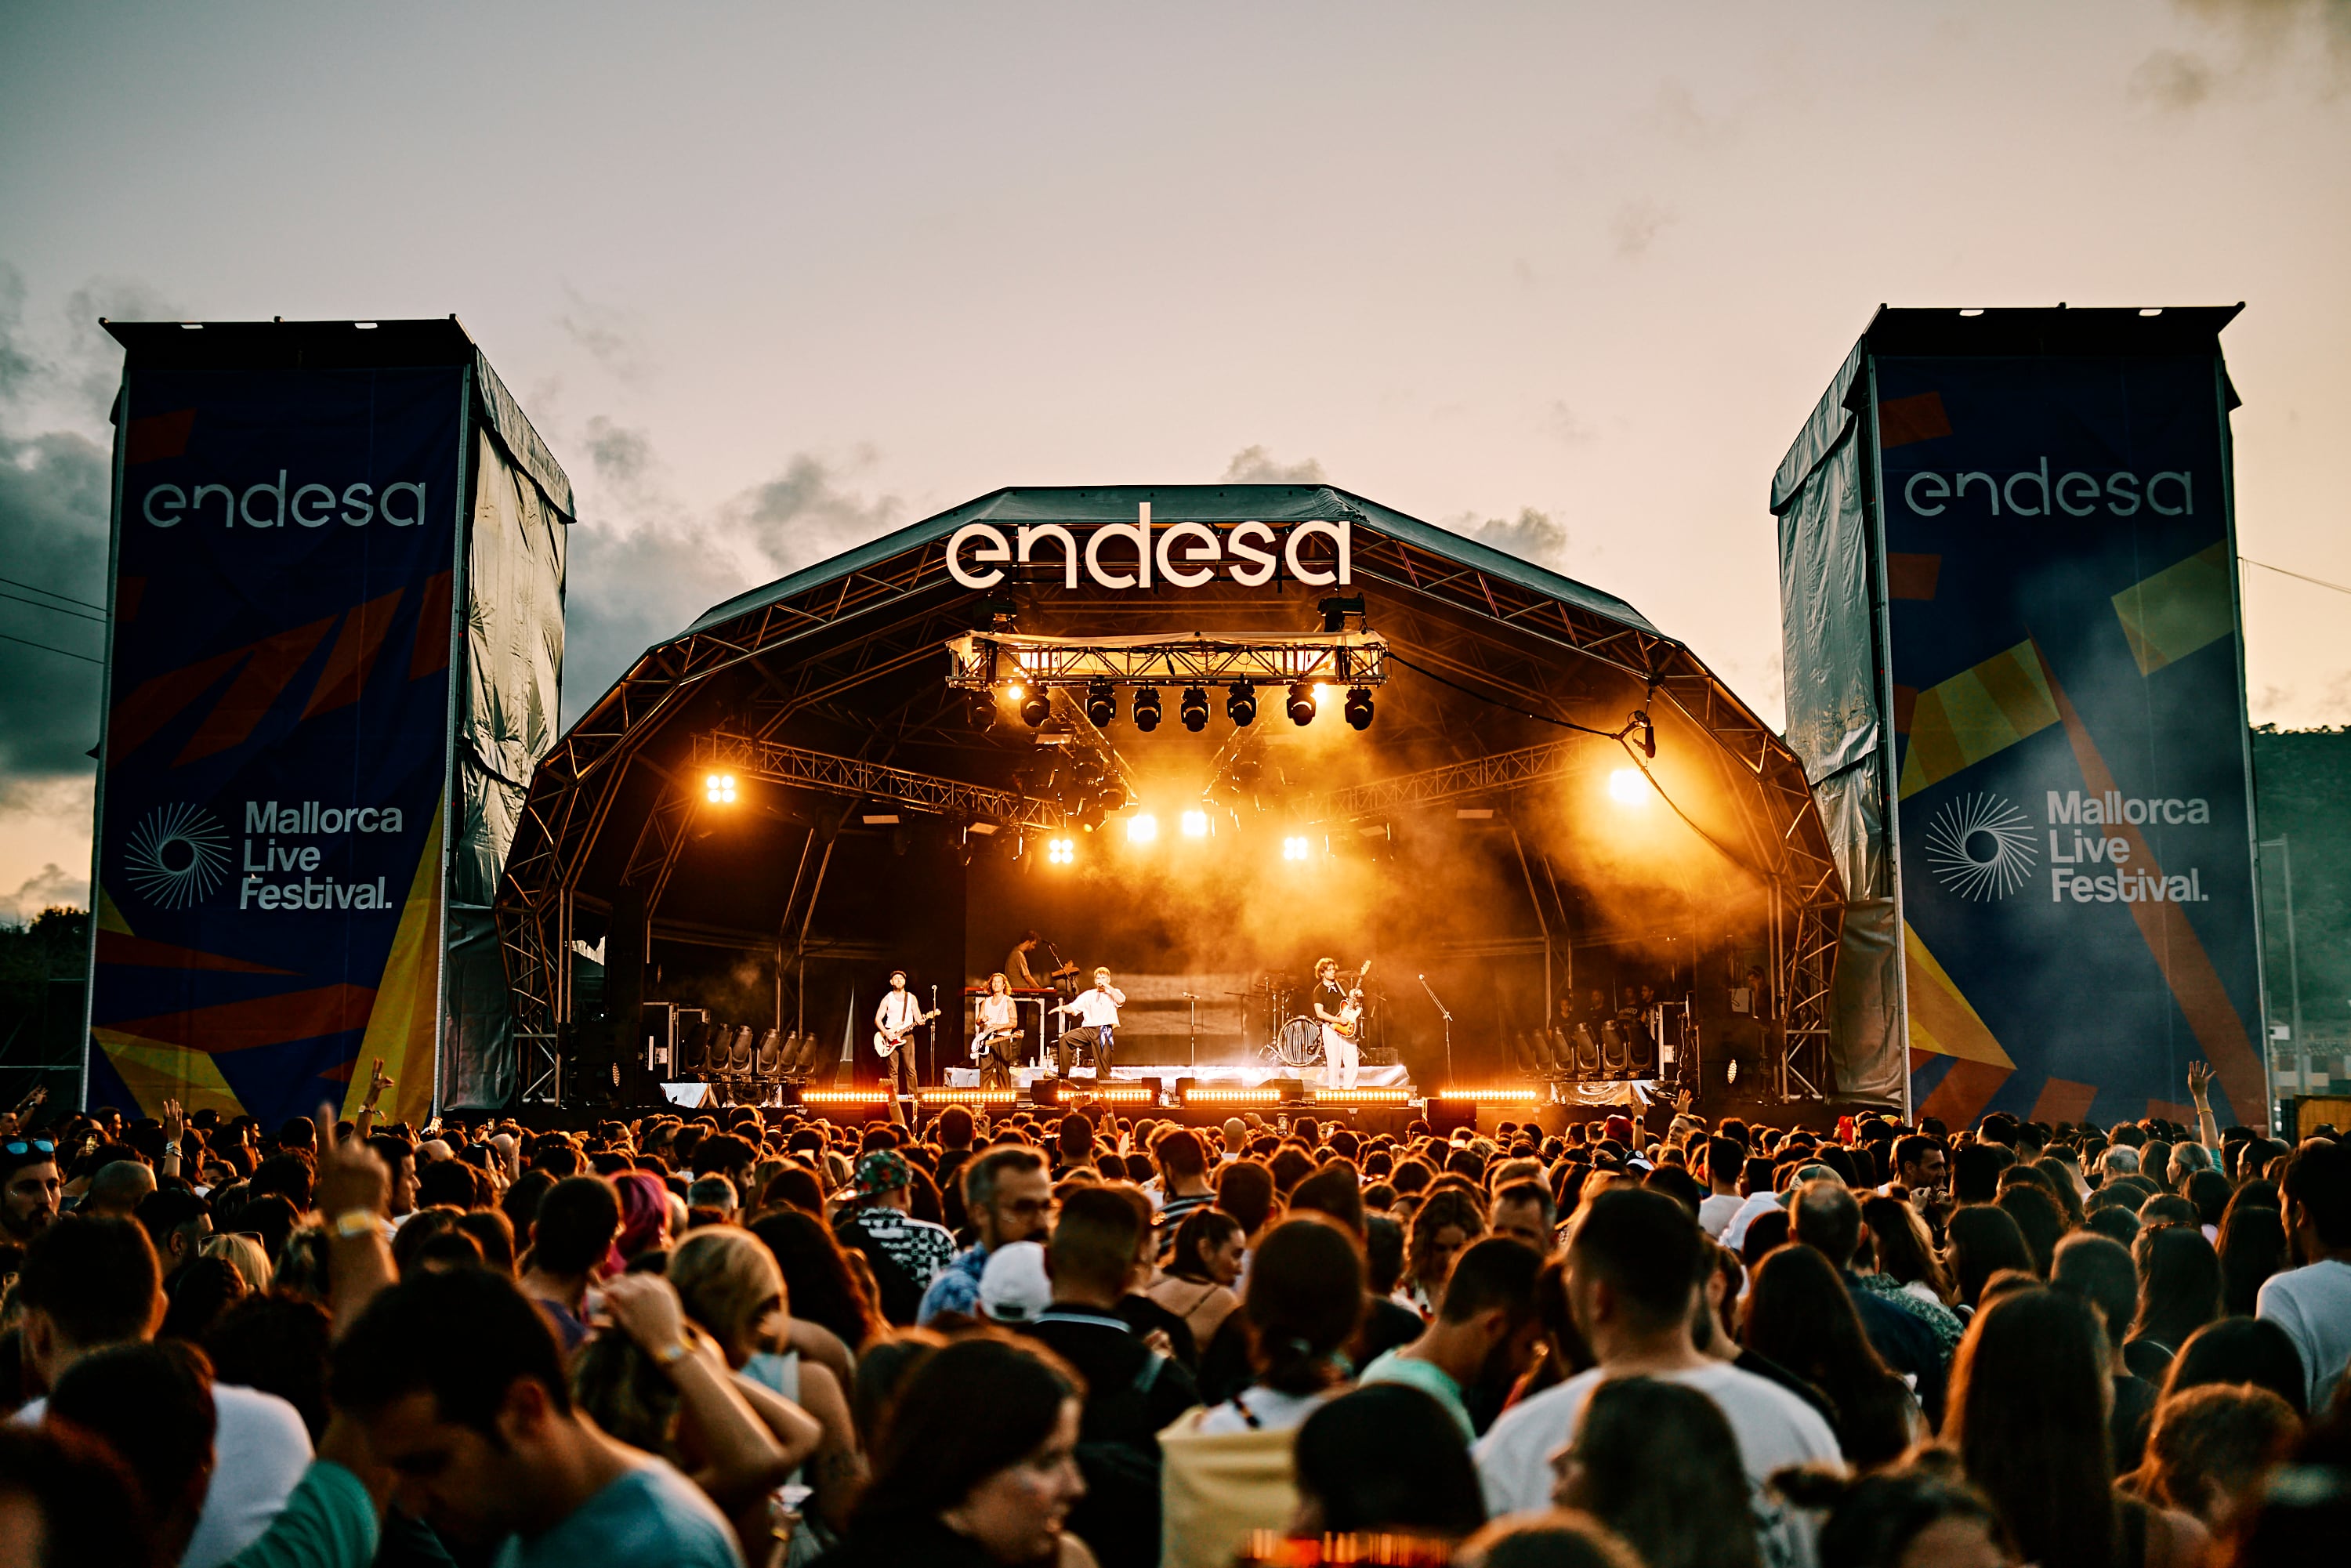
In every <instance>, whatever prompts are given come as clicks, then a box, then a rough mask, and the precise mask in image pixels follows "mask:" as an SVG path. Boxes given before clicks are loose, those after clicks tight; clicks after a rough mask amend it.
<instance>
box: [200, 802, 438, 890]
mask: <svg viewBox="0 0 2351 1568" xmlns="http://www.w3.org/2000/svg"><path fill="white" fill-rule="evenodd" d="M406 821H407V814H406V813H405V812H403V811H402V810H401V809H400V808H399V807H397V806H329V805H328V804H326V803H325V802H323V801H319V800H247V801H246V803H245V832H246V839H245V859H244V862H243V863H242V864H241V865H240V866H239V867H238V869H239V870H240V871H242V872H244V873H245V878H244V880H243V882H241V883H239V884H238V887H237V894H236V906H237V907H238V908H239V909H264V910H272V911H326V910H378V909H389V908H391V907H392V904H391V902H390V894H389V893H388V892H387V891H386V888H385V885H384V879H383V878H382V877H380V876H379V877H377V878H375V879H374V880H372V881H366V880H361V881H347V880H345V879H343V878H340V877H336V876H319V875H313V874H311V873H316V872H317V871H318V870H319V866H320V865H321V864H322V863H323V862H324V860H325V858H326V857H325V852H324V851H323V850H322V849H320V847H319V845H317V844H289V843H281V842H279V839H280V838H335V837H340V836H343V835H346V834H353V833H397V832H400V831H402V828H403V827H405V825H406ZM289 876H290V877H297V878H299V879H300V880H298V881H279V880H276V879H277V878H281V877H289Z"/></svg>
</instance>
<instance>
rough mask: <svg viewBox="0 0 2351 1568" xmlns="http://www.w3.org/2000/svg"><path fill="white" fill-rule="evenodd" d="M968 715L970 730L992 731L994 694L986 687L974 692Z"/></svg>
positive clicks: (994, 717) (994, 707)
mask: <svg viewBox="0 0 2351 1568" xmlns="http://www.w3.org/2000/svg"><path fill="white" fill-rule="evenodd" d="M969 713H970V717H971V727H972V728H974V729H993V728H994V727H996V693H995V692H994V691H993V690H991V689H989V688H988V687H987V686H981V687H980V688H978V689H977V691H974V692H973V693H972V694H971V706H970V709H969Z"/></svg>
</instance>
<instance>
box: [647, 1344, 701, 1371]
mask: <svg viewBox="0 0 2351 1568" xmlns="http://www.w3.org/2000/svg"><path fill="white" fill-rule="evenodd" d="M692 1354H694V1346H692V1345H690V1344H688V1343H686V1342H685V1341H684V1340H677V1341H675V1342H674V1343H670V1344H667V1345H664V1347H662V1348H661V1349H660V1350H657V1351H655V1352H653V1359H654V1360H655V1361H657V1362H659V1363H661V1364H662V1365H664V1366H675V1365H676V1364H678V1363H679V1362H681V1361H684V1359H685V1358H686V1357H687V1356H689V1355H692Z"/></svg>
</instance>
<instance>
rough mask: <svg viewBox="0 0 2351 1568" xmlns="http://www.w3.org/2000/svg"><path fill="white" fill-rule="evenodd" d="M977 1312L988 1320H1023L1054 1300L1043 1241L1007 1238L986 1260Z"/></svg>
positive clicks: (1034, 1315)
mask: <svg viewBox="0 0 2351 1568" xmlns="http://www.w3.org/2000/svg"><path fill="white" fill-rule="evenodd" d="M977 1300H978V1305H979V1311H980V1314H981V1315H982V1316H984V1317H986V1318H987V1320H988V1321H989V1322H998V1323H1025V1322H1035V1321H1036V1319H1037V1317H1038V1316H1039V1314H1040V1313H1042V1312H1044V1311H1045V1309H1046V1308H1048V1307H1050V1306H1051V1305H1052V1304H1053V1281H1052V1277H1051V1276H1050V1275H1049V1274H1047V1273H1046V1272H1045V1244H1044V1243H1043V1242H1041V1241H1010V1242H1007V1243H1006V1244H1005V1245H1004V1246H1002V1247H999V1248H998V1249H996V1251H995V1252H994V1253H992V1254H991V1255H990V1256H989V1257H988V1260H987V1267H986V1268H984V1269H983V1270H981V1271H980V1276H979V1295H978V1298H977Z"/></svg>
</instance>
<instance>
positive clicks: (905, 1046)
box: [873, 969, 929, 1095]
mask: <svg viewBox="0 0 2351 1568" xmlns="http://www.w3.org/2000/svg"><path fill="white" fill-rule="evenodd" d="M927 1016H929V1015H927V1014H925V1012H924V1011H923V1004H922V1003H920V1002H918V1001H916V1000H915V999H914V993H912V992H911V991H909V990H907V989H906V971H905V970H904V969H893V970H891V971H890V988H889V989H888V990H886V991H884V992H883V993H882V1005H881V1006H880V1007H878V1008H876V1009H873V1027H874V1028H875V1029H877V1030H885V1031H887V1032H888V1033H890V1034H893V1035H896V1036H898V1037H899V1043H898V1046H897V1048H896V1049H895V1050H893V1051H891V1052H890V1053H889V1054H888V1055H887V1056H885V1057H883V1059H882V1071H883V1077H884V1078H885V1079H886V1080H887V1081H888V1082H889V1085H890V1092H892V1093H893V1094H895V1095H911V1094H913V1093H914V1090H915V1088H916V1087H917V1079H916V1075H915V1072H914V1030H915V1029H916V1028H917V1027H919V1026H920V1025H921V1024H922V1022H923V1020H924V1019H925V1018H926V1017H927Z"/></svg>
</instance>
